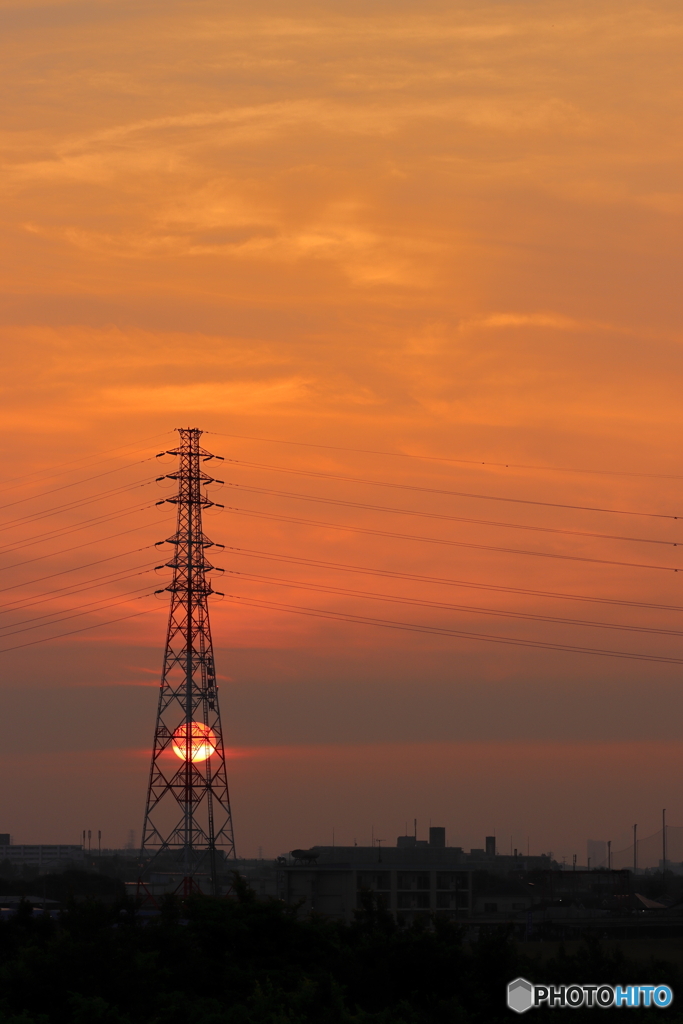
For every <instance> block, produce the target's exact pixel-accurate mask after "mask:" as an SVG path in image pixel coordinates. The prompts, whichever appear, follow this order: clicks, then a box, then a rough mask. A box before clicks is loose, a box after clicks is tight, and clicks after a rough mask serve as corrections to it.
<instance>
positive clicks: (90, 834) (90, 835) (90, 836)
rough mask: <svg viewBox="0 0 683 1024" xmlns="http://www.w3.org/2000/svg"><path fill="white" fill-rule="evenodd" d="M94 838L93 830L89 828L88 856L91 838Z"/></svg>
mask: <svg viewBox="0 0 683 1024" xmlns="http://www.w3.org/2000/svg"><path fill="white" fill-rule="evenodd" d="M91 838H92V831H91V830H90V829H88V856H90V840H91Z"/></svg>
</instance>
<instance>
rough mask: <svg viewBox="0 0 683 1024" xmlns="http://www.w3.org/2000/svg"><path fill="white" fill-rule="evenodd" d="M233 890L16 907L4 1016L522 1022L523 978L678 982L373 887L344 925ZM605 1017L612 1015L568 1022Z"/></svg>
mask: <svg viewBox="0 0 683 1024" xmlns="http://www.w3.org/2000/svg"><path fill="white" fill-rule="evenodd" d="M236 897H237V898H236V899H234V900H219V899H212V898H208V897H193V898H191V899H190V900H188V901H186V902H183V903H181V902H179V901H178V900H177V899H176V898H174V897H166V898H165V899H164V901H163V903H162V906H161V913H160V914H159V915H158V916H156V917H153V918H145V917H144V916H143V915H142V914H141V913H140V912H139V909H138V908H136V906H135V904H133V903H132V902H131V901H129V900H127V899H126V897H125V896H124V897H122V898H121V899H119V900H118V902H116V903H104V902H101V901H99V900H95V899H81V900H79V901H75V900H73V899H72V900H71V901H70V902H69V903H68V906H67V909H66V910H65V911H64V912H63V913H62V915H61V917H60V918H59V919H58V920H55V919H50V918H48V917H42V916H32V914H31V909H30V907H29V906H28V905H23V906H21V907H20V910H19V913H18V914H17V915H16V916H14V917H12V918H11V919H10V920H7V921H4V922H0V1024H453V1022H455V1024H489V1022H496V1021H503V1020H512V1019H516V1018H515V1017H514V1015H513V1014H511V1013H510V1012H509V1011H507V1010H506V1009H505V1007H504V999H505V989H506V985H507V983H508V981H510V980H511V979H512V978H514V977H516V976H517V975H518V974H523V975H524V976H525V977H527V978H529V979H530V980H531V981H538V982H551V983H554V984H562V983H567V982H582V981H583V982H606V983H621V984H627V983H637V982H639V981H640V982H656V981H665V982H667V983H668V984H671V985H672V987H673V988H674V991H675V992H676V991H683V990H682V989H681V988H680V986H679V982H680V978H679V976H678V974H677V971H676V969H675V968H674V967H673V966H672V965H667V964H652V965H651V966H649V967H647V968H645V967H644V966H643V965H642V964H641V965H638V966H633V965H630V964H628V963H627V962H626V961H625V960H624V959H623V957H621V956H620V955H619V954H616V955H607V954H605V953H604V952H603V951H602V950H601V948H600V946H599V944H596V943H593V944H590V943H589V944H586V945H585V946H584V947H583V948H582V949H581V950H580V951H579V953H578V954H577V955H576V956H573V957H570V956H565V955H562V954H561V955H559V956H558V957H557V958H556V959H554V960H551V961H547V962H546V963H544V964H541V963H540V962H537V961H536V960H534V959H533V958H532V959H529V958H523V957H520V955H519V954H518V952H517V949H516V946H515V945H514V943H513V942H511V941H510V939H509V937H508V935H507V934H506V933H505V932H504V931H500V932H496V933H493V934H490V935H488V936H487V937H484V938H481V939H480V940H479V941H478V942H477V943H475V944H473V945H470V944H463V942H462V936H461V933H460V930H459V929H458V928H457V927H455V926H454V925H452V924H449V923H447V922H439V921H436V922H434V923H433V925H431V926H428V927H423V928H417V927H415V928H399V927H397V926H396V925H395V923H394V921H393V919H392V918H391V916H390V915H389V914H388V913H387V911H386V909H385V908H384V907H383V905H382V903H381V901H378V899H377V898H376V897H375V896H374V895H373V894H371V893H368V894H367V895H366V897H365V900H364V906H363V908H362V909H361V910H360V911H359V912H358V914H357V917H356V921H355V922H354V923H353V924H352V925H348V926H346V925H338V924H333V923H330V922H327V921H323V920H320V919H315V918H314V919H309V920H306V921H301V920H298V919H297V914H296V908H292V907H288V906H286V905H285V904H283V903H280V902H277V901H275V900H272V901H260V900H257V899H256V898H255V896H254V893H253V892H252V891H251V890H250V889H249V888H248V887H247V886H246V885H245V884H244V883H239V882H238V885H237V892H236ZM596 1012H597V1013H598V1014H599V1015H602V1014H603V1013H608V1014H609V1013H610V1012H613V1011H609V1010H607V1011H595V1010H593V1011H590V1010H586V1011H581V1010H579V1011H572V1013H571V1019H572V1020H573V1021H581V1020H584V1019H587V1020H594V1019H595V1016H596ZM552 1013H554V1014H555V1016H554V1017H553V1018H552V1019H557V1011H548V1010H535V1011H534V1012H533V1017H534V1021H535V1022H536V1024H541V1022H542V1021H545V1020H548V1019H550V1017H549V1014H552ZM647 1013H649V1014H650V1017H649V1018H647V1019H651V1018H652V1016H653V1014H654V1015H656V1017H657V1020H658V1021H662V1022H663V1021H682V1020H683V1016H682V1015H681V1014H679V1013H678V1011H677V1010H676V1009H675V1008H672V1009H671V1010H649V1011H648V1010H629V1011H628V1017H629V1020H631V1021H633V1020H640V1019H641V1017H642V1015H643V1014H647ZM589 1014H590V1016H588V1015H589ZM600 1019H603V1018H602V1016H600Z"/></svg>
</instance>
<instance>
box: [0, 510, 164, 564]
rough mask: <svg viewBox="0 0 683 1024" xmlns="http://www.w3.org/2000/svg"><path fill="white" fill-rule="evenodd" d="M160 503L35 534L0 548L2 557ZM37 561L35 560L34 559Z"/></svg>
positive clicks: (99, 516)
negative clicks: (10, 552)
mask: <svg viewBox="0 0 683 1024" xmlns="http://www.w3.org/2000/svg"><path fill="white" fill-rule="evenodd" d="M158 504H159V503H158V502H153V503H152V504H151V505H130V506H129V507H128V508H125V509H120V510H119V511H118V512H113V513H110V514H109V515H98V516H93V517H92V518H91V519H84V520H82V521H81V522H77V523H73V524H72V525H71V526H58V527H57V528H56V529H48V530H45V532H44V534H35V535H34V536H33V537H30V538H27V539H26V540H25V541H18V542H16V543H15V544H5V545H3V547H2V548H0V555H5V554H7V553H8V552H9V551H20V550H22V549H23V548H31V547H33V546H34V545H35V544H45V543H46V542H47V541H54V540H58V539H59V538H61V537H69V535H70V534H78V532H79V531H80V530H82V529H91V528H92V527H93V526H101V525H102V524H103V523H105V522H113V521H114V520H115V519H122V518H123V517H124V516H127V515H131V513H133V512H144V511H146V509H152V508H155V507H156V505H158ZM39 557H40V558H49V557H50V554H49V553H48V554H46V555H40V556H39ZM33 560H34V561H35V559H33ZM23 564H24V563H23V562H14V563H13V564H12V565H6V566H3V567H0V571H1V572H4V571H5V569H8V568H13V566H14V565H23Z"/></svg>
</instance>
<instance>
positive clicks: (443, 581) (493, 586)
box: [225, 546, 683, 612]
mask: <svg viewBox="0 0 683 1024" xmlns="http://www.w3.org/2000/svg"><path fill="white" fill-rule="evenodd" d="M225 550H226V551H233V552H237V553H238V554H240V555H244V556H246V557H247V558H262V559H265V560H266V561H274V562H284V563H285V564H286V565H310V566H314V567H316V568H322V569H333V570H335V571H336V572H352V573H360V574H361V575H364V576H378V577H379V578H380V579H396V580H409V581H411V582H413V581H414V582H417V583H436V584H439V585H442V586H448V587H464V588H466V589H470V590H485V591H492V592H494V593H498V594H521V595H523V596H525V597H543V598H546V597H551V598H555V599H557V600H560V601H586V602H588V603H590V604H607V605H613V606H615V607H617V608H646V609H649V610H653V611H665V612H683V605H679V604H653V603H648V602H646V601H625V600H619V599H618V598H609V597H589V596H588V595H586V594H563V593H560V592H558V591H554V590H527V589H524V588H523V587H505V586H503V585H502V584H497V583H473V582H472V581H471V580H452V579H447V578H444V577H442V576H423V575H420V574H418V573H410V572H398V571H396V570H394V569H376V568H375V569H373V568H370V567H369V566H364V565H348V564H346V563H344V562H327V561H323V560H321V559H317V558H301V557H300V556H298V555H282V554H277V553H276V552H273V551H255V550H253V549H251V548H238V547H228V546H226V549H225Z"/></svg>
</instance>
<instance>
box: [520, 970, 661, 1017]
mask: <svg viewBox="0 0 683 1024" xmlns="http://www.w3.org/2000/svg"><path fill="white" fill-rule="evenodd" d="M673 997H674V994H673V992H672V991H671V989H670V988H669V986H668V985H559V986H557V987H555V985H532V984H531V982H530V981H527V980H526V978H515V980H514V981H511V982H510V984H509V985H508V1006H509V1007H510V1009H511V1010H514V1011H515V1013H526V1011H527V1010H531V1009H532V1008H533V1007H534V1006H542V1005H544V1004H545V1005H546V1006H553V1007H555V1006H558V1007H570V1008H571V1009H577V1008H578V1007H579V1006H598V1007H606V1006H630V1007H633V1006H658V1007H660V1008H663V1007H665V1006H670V1005H671V1003H672V1001H673Z"/></svg>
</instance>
